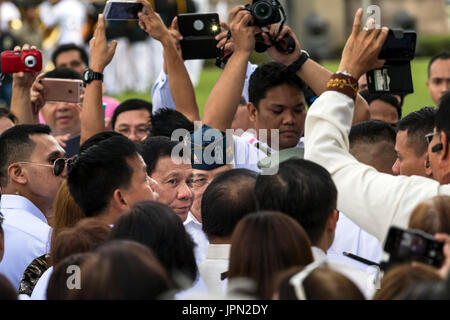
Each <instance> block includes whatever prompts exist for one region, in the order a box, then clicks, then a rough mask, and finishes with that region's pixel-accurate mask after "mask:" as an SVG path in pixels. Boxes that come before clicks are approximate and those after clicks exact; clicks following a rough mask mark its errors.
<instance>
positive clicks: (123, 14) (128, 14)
mask: <svg viewBox="0 0 450 320" xmlns="http://www.w3.org/2000/svg"><path fill="white" fill-rule="evenodd" d="M143 7H144V6H143V5H142V4H141V3H139V2H136V1H108V2H106V5H105V10H104V11H103V13H104V16H105V20H139V18H138V13H139V12H142V10H143Z"/></svg>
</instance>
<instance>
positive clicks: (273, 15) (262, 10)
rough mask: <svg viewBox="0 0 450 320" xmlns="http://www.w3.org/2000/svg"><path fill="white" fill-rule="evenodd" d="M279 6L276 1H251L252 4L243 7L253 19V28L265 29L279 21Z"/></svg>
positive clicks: (280, 7) (280, 8)
mask: <svg viewBox="0 0 450 320" xmlns="http://www.w3.org/2000/svg"><path fill="white" fill-rule="evenodd" d="M282 8H283V7H282V6H281V4H280V3H279V2H278V1H277V0H253V3H252V4H247V5H245V9H246V10H247V11H250V13H251V14H252V17H253V18H254V19H255V24H254V25H255V26H257V27H265V26H268V25H270V24H274V23H278V22H280V21H281V14H280V11H281V10H282Z"/></svg>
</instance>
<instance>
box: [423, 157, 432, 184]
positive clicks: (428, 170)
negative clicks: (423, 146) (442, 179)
mask: <svg viewBox="0 0 450 320" xmlns="http://www.w3.org/2000/svg"><path fill="white" fill-rule="evenodd" d="M424 167H425V174H426V175H427V177H429V178H432V177H433V170H431V164H430V159H429V157H428V152H427V156H426V158H425V161H424Z"/></svg>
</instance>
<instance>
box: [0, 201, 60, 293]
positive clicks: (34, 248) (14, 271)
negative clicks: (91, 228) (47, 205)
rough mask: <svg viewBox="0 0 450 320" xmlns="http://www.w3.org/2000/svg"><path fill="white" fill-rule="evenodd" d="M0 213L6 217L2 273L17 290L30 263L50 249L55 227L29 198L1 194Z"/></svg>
mask: <svg viewBox="0 0 450 320" xmlns="http://www.w3.org/2000/svg"><path fill="white" fill-rule="evenodd" d="M1 212H2V213H3V216H4V219H5V220H4V222H3V231H4V240H5V255H4V256H3V260H2V262H0V273H2V274H4V275H5V276H6V277H7V278H8V280H9V281H11V283H12V284H13V286H14V287H15V288H17V290H18V289H19V284H20V279H21V278H22V275H23V272H24V271H25V269H26V268H27V267H28V265H29V264H30V263H31V262H32V261H33V260H34V259H36V258H37V257H40V256H42V255H43V254H46V253H48V252H49V249H50V245H49V243H50V236H51V232H52V228H51V227H50V226H49V225H48V223H47V219H46V218H45V216H44V214H43V213H42V212H41V211H40V210H39V209H38V208H37V207H36V206H35V205H34V204H33V203H32V202H31V201H30V200H28V199H27V198H24V197H21V196H16V195H10V194H5V195H2V198H1Z"/></svg>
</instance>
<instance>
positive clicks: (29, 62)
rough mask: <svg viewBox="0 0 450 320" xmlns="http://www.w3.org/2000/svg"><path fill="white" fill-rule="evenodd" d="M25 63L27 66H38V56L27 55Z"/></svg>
mask: <svg viewBox="0 0 450 320" xmlns="http://www.w3.org/2000/svg"><path fill="white" fill-rule="evenodd" d="M24 63H25V66H26V67H27V68H33V67H35V66H36V63H37V60H36V57H35V56H26V57H25V60H24Z"/></svg>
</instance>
